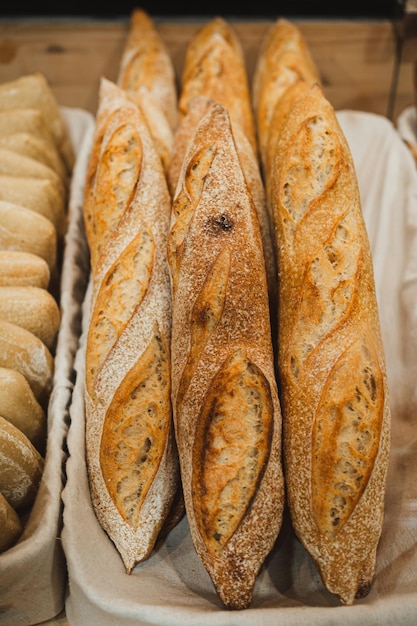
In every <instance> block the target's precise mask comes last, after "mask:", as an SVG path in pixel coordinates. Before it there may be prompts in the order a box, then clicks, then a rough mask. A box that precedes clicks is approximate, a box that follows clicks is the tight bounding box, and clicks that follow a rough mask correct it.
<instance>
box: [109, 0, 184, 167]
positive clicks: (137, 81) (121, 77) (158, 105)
mask: <svg viewBox="0 0 417 626" xmlns="http://www.w3.org/2000/svg"><path fill="white" fill-rule="evenodd" d="M117 84H118V85H119V87H121V88H122V89H123V90H124V91H126V93H127V94H128V95H129V96H130V97H131V98H132V99H133V100H134V101H135V102H136V103H137V104H138V105H139V106H140V108H141V110H142V113H143V114H144V116H145V119H146V121H147V123H148V127H149V130H150V133H151V136H152V138H153V140H154V141H155V147H156V149H157V151H158V154H159V155H160V157H161V160H162V164H163V166H164V169H165V170H167V168H168V165H169V160H170V156H171V152H172V146H173V138H174V132H175V130H176V128H177V124H178V113H177V87H176V77H175V70H174V66H173V64H172V60H171V57H170V55H169V53H168V50H167V48H166V46H165V44H164V42H163V40H162V38H161V36H160V35H159V32H158V31H157V29H156V28H155V24H154V22H153V20H152V18H151V17H150V16H149V15H148V14H147V13H146V12H145V11H143V10H142V9H134V10H133V11H132V14H131V17H130V25H129V33H128V37H127V40H126V43H125V47H124V50H123V54H122V58H121V61H120V67H119V74H118V78H117Z"/></svg>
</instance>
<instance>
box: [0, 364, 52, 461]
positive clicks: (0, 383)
mask: <svg viewBox="0 0 417 626" xmlns="http://www.w3.org/2000/svg"><path fill="white" fill-rule="evenodd" d="M0 415H1V416H2V417H4V419H7V420H8V421H9V422H11V423H12V424H13V425H14V426H16V428H18V429H19V430H21V431H22V433H23V434H24V435H26V437H27V438H28V439H29V441H30V442H31V443H32V444H33V445H34V446H35V448H36V449H37V450H39V452H42V453H43V452H44V448H45V441H46V414H45V411H44V410H43V409H42V407H41V405H40V404H39V402H38V401H37V400H36V398H35V395H34V393H33V391H32V389H31V388H30V385H29V383H28V381H27V380H26V378H25V377H24V376H23V374H21V373H20V372H18V371H17V370H13V369H10V368H8V367H0Z"/></svg>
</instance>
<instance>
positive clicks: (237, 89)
mask: <svg viewBox="0 0 417 626" xmlns="http://www.w3.org/2000/svg"><path fill="white" fill-rule="evenodd" d="M195 96H206V97H208V98H211V99H212V100H214V101H215V102H218V103H219V104H222V105H223V106H225V107H226V109H227V111H228V113H229V115H230V119H231V121H232V125H233V126H234V125H238V126H240V128H241V129H242V130H243V132H244V134H245V135H246V138H247V139H248V141H249V143H250V144H251V146H252V149H253V151H254V154H255V155H256V156H257V155H258V147H257V143H256V133H255V122H254V118H253V112H252V107H251V99H250V91H249V82H248V76H247V72H246V63H245V57H244V53H243V49H242V46H241V43H240V40H239V38H238V37H237V34H236V32H235V30H234V29H233V27H232V26H231V25H230V24H229V23H228V22H227V21H226V20H224V19H223V18H221V17H216V18H214V19H212V20H210V21H209V22H208V23H207V24H204V25H203V26H202V27H201V28H199V29H198V30H197V32H196V33H195V34H194V35H193V37H192V38H191V40H190V41H189V43H188V46H187V50H186V54H185V60H184V67H183V72H182V79H181V93H180V97H179V121H181V120H182V119H183V118H184V117H185V115H187V113H188V110H189V106H190V103H191V101H192V100H193V99H194V97H195Z"/></svg>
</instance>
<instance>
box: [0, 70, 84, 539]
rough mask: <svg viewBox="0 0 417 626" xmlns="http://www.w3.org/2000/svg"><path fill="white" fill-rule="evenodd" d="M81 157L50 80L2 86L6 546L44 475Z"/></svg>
mask: <svg viewBox="0 0 417 626" xmlns="http://www.w3.org/2000/svg"><path fill="white" fill-rule="evenodd" d="M73 160H74V155H73V152H72V147H71V142H70V139H69V134H68V130H67V127H66V125H65V121H64V119H63V117H62V116H61V112H60V110H59V107H58V104H57V102H56V100H55V97H54V95H53V94H52V91H51V89H50V87H49V85H48V83H47V81H46V79H45V77H44V76H43V75H42V74H40V73H36V74H33V75H27V76H23V77H21V78H19V79H17V80H15V81H12V82H9V83H4V84H2V85H0V550H5V549H7V548H8V547H10V546H11V545H13V544H14V543H15V542H16V541H17V539H18V538H19V536H20V534H21V532H22V529H23V526H24V520H25V518H26V516H27V514H28V512H29V511H30V509H31V506H32V505H33V502H34V499H35V497H36V493H37V490H38V486H39V482H40V480H41V477H42V472H43V465H44V455H45V451H46V434H47V408H48V401H49V396H50V392H51V388H52V381H53V372H54V353H55V347H56V341H57V335H58V330H59V325H60V317H61V315H60V309H59V258H60V255H61V254H62V245H63V238H64V235H65V232H66V227H67V217H66V202H67V194H68V185H69V180H70V175H71V168H72V166H73Z"/></svg>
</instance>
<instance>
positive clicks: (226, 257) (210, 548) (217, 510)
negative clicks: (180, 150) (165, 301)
mask: <svg viewBox="0 0 417 626" xmlns="http://www.w3.org/2000/svg"><path fill="white" fill-rule="evenodd" d="M168 259H169V263H170V269H171V280H172V288H173V322H172V398H173V407H174V422H175V428H176V436H177V444H178V448H179V457H180V465H181V475H182V485H183V490H184V499H185V506H186V511H187V516H188V520H189V524H190V530H191V536H192V539H193V542H194V546H195V549H196V552H197V553H198V555H199V556H200V558H201V560H202V563H203V564H204V566H205V567H206V569H207V571H208V573H209V575H210V576H211V579H212V581H213V583H214V586H215V588H216V591H217V593H218V594H219V597H220V598H221V600H222V601H223V603H224V604H225V606H227V607H229V608H234V609H243V608H246V607H248V606H249V604H250V602H251V599H252V593H253V587H254V584H255V580H256V576H257V574H258V572H259V569H260V568H261V566H262V564H263V562H264V560H265V558H266V556H267V554H268V553H269V552H270V550H271V549H272V547H273V545H274V542H275V540H276V538H277V535H278V533H279V530H280V526H281V521H282V509H283V500H284V492H283V478H282V469H281V414H280V406H279V401H278V394H277V387H276V381H275V374H274V359H273V351H272V343H271V329H270V318H269V307H268V291H267V281H266V272H265V265H264V260H263V253H262V239H261V234H260V229H259V223H258V220H257V216H256V211H255V208H254V205H253V199H252V196H251V193H250V191H249V189H248V186H247V183H246V180H245V177H244V175H243V172H242V168H241V164H240V161H239V158H238V154H237V151H236V146H235V142H234V140H233V135H232V128H231V123H230V117H229V115H228V113H227V111H226V109H225V108H224V107H223V106H221V105H220V104H212V105H211V107H210V108H209V110H208V112H207V113H206V115H205V116H204V117H203V119H202V120H201V121H200V123H199V125H198V127H197V129H196V132H195V134H194V135H193V138H192V142H191V144H190V146H189V149H188V151H187V153H186V155H185V160H184V163H183V168H182V170H181V173H180V178H179V183H178V187H177V193H176V196H175V198H174V202H173V216H172V224H171V230H170V235H169V245H168Z"/></svg>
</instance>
